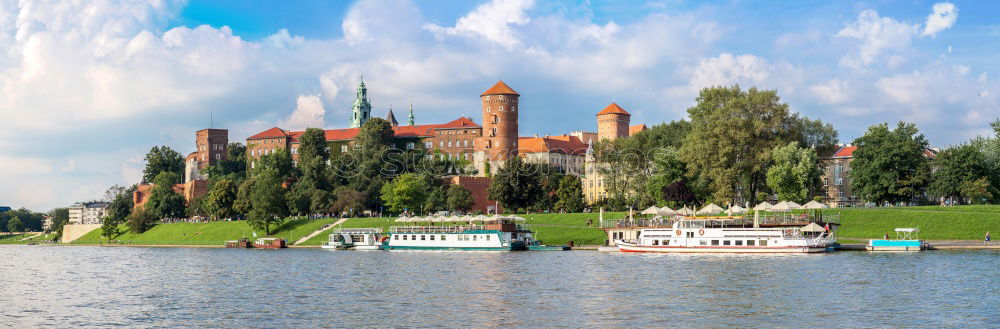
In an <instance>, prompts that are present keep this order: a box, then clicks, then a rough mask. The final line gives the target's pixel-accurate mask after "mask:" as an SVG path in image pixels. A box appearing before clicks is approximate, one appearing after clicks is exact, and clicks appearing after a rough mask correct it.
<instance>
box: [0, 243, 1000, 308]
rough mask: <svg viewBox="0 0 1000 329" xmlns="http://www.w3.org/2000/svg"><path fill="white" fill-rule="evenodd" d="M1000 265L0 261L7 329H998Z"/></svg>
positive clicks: (415, 255)
mask: <svg viewBox="0 0 1000 329" xmlns="http://www.w3.org/2000/svg"><path fill="white" fill-rule="evenodd" d="M998 270H1000V252H996V251H961V252H949V251H934V252H923V253H908V254H906V253H878V254H874V253H865V252H839V253H833V254H823V255H765V256H748V255H647V254H618V253H600V252H592V251H573V252H508V253H490V252H482V253H480V252H472V253H463V252H363V251H328V250H319V249H311V250H240V249H182V248H101V247H48V246H8V247H0V303H2V304H0V326H3V327H16V328H25V327H36V326H54V327H100V328H106V327H115V326H128V327H258V328H273V327H375V326H377V327H428V326H438V327H440V326H444V327H794V328H807V327H819V328H825V327H980V328H983V327H1000V315H998V313H997V312H998V309H1000V275H998Z"/></svg>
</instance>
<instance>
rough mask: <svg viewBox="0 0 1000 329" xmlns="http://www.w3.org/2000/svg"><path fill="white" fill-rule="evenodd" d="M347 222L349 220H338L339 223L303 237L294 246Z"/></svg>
mask: <svg viewBox="0 0 1000 329" xmlns="http://www.w3.org/2000/svg"><path fill="white" fill-rule="evenodd" d="M345 221H347V218H341V219H340V220H338V221H336V222H334V223H333V224H330V225H329V226H323V227H321V228H320V229H318V230H316V231H314V232H312V233H309V235H306V236H304V237H302V238H301V239H299V240H298V241H295V243H293V244H292V245H293V246H294V245H297V244H300V243H303V242H306V241H308V240H309V239H312V237H314V236H317V235H319V234H320V233H323V231H326V230H327V229H329V228H330V227H333V226H337V225H340V224H343V223H344V222H345Z"/></svg>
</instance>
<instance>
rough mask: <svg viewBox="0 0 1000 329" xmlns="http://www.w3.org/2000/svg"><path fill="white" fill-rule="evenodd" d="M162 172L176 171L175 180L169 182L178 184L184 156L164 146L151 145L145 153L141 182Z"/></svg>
mask: <svg viewBox="0 0 1000 329" xmlns="http://www.w3.org/2000/svg"><path fill="white" fill-rule="evenodd" d="M162 172H172V173H176V174H177V176H172V177H176V178H177V180H176V181H173V182H171V183H170V184H171V185H173V184H179V183H181V179H183V177H184V157H182V156H181V154H180V153H177V151H174V150H173V149H171V148H169V147H166V146H153V148H152V149H150V150H149V153H146V168H145V169H143V170H142V182H143V183H150V182H153V180H154V179H155V178H156V176H157V175H159V174H160V173H162Z"/></svg>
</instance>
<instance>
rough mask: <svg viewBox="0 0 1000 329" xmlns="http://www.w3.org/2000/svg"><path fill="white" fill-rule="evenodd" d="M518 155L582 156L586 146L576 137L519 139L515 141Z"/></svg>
mask: <svg viewBox="0 0 1000 329" xmlns="http://www.w3.org/2000/svg"><path fill="white" fill-rule="evenodd" d="M517 149H518V152H519V153H561V154H570V155H583V154H584V153H586V152H587V144H585V143H583V142H582V141H580V138H577V137H576V136H567V135H560V136H551V137H520V138H518V139H517Z"/></svg>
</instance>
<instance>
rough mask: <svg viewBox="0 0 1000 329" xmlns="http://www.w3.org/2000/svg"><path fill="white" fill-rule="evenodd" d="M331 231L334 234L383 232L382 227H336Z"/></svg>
mask: <svg viewBox="0 0 1000 329" xmlns="http://www.w3.org/2000/svg"><path fill="white" fill-rule="evenodd" d="M330 233H332V234H381V233H382V229H380V228H374V227H372V228H335V229H333V231H331V232H330Z"/></svg>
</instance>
